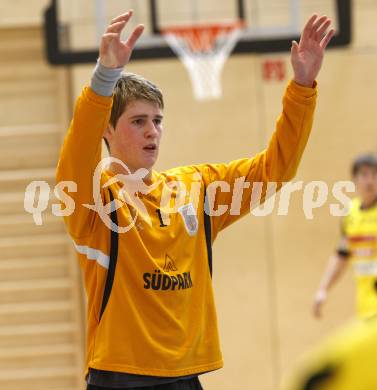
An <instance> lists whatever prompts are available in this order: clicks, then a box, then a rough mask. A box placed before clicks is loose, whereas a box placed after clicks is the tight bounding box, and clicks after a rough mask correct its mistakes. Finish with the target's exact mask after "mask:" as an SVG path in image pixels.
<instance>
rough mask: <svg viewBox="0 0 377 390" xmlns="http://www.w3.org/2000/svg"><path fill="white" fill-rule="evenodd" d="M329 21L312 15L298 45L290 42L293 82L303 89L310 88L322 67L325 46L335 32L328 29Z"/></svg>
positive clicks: (326, 18) (323, 17)
mask: <svg viewBox="0 0 377 390" xmlns="http://www.w3.org/2000/svg"><path fill="white" fill-rule="evenodd" d="M330 25H331V19H329V18H328V17H327V16H321V17H318V15H316V14H314V15H312V16H311V17H310V19H309V20H308V21H307V23H306V25H305V27H304V30H303V32H302V34H301V38H300V43H299V44H298V43H297V42H296V41H293V42H292V48H291V63H292V67H293V72H294V78H293V79H294V81H295V82H296V83H298V84H300V85H303V86H305V87H312V86H313V83H314V80H315V79H316V77H317V75H318V73H319V71H320V69H321V65H322V61H323V56H324V52H325V49H326V46H327V45H328V43H329V42H330V40H331V38H332V37H333V36H334V33H335V30H334V29H333V28H331V29H330V30H328V28H329V27H330Z"/></svg>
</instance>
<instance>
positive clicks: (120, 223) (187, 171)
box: [57, 12, 334, 390]
mask: <svg viewBox="0 0 377 390" xmlns="http://www.w3.org/2000/svg"><path fill="white" fill-rule="evenodd" d="M131 16H132V12H127V13H125V14H123V15H120V16H118V17H116V18H115V19H113V21H112V22H111V24H110V26H109V27H108V28H107V30H106V32H105V34H104V35H103V37H102V40H101V45H100V56H99V61H98V63H97V66H96V69H95V71H94V74H93V77H92V81H91V86H90V87H86V88H84V90H83V92H82V94H81V96H80V97H79V98H78V101H77V103H76V107H75V111H74V116H73V120H72V123H71V126H70V128H69V130H68V133H67V135H66V138H65V140H64V145H63V147H62V151H61V156H60V160H59V164H58V168H57V180H58V182H61V181H65V182H74V183H76V186H77V188H74V189H75V191H74V192H71V193H70V195H71V196H72V198H73V200H74V202H75V209H74V211H73V212H72V213H71V214H70V215H67V216H65V222H66V225H67V228H68V231H69V234H70V236H71V237H72V239H73V243H74V246H75V248H76V251H77V253H78V260H79V263H80V267H81V269H82V272H83V277H84V283H85V289H86V292H87V298H88V312H87V317H88V332H87V360H86V368H87V369H86V378H87V382H88V389H92V390H94V389H113V388H118V389H119V388H121V389H131V388H138V389H139V388H140V389H141V388H142V389H171V390H176V389H201V385H200V382H199V379H198V375H200V374H203V373H205V372H209V371H212V370H216V369H219V368H221V367H222V365H223V362H222V356H221V351H220V345H219V337H218V330H217V319H216V311H215V305H214V299H213V291H212V283H211V271H212V252H211V246H212V243H213V241H214V239H215V238H216V236H217V234H218V233H219V232H220V231H221V230H222V229H224V228H225V227H227V226H228V225H230V224H231V223H232V222H234V221H236V220H237V219H239V218H240V216H242V215H244V214H246V213H247V212H248V211H249V209H250V201H251V192H252V189H251V188H252V186H251V185H250V183H255V182H261V183H267V182H271V181H272V182H277V183H282V182H285V181H288V180H291V179H292V178H293V177H294V175H295V173H296V170H297V167H298V164H299V161H300V159H301V156H302V153H303V151H304V148H305V145H306V143H307V139H308V137H309V133H310V130H311V127H312V122H313V114H314V109H315V102H316V96H317V88H316V82H315V79H316V77H317V75H318V72H319V70H320V68H321V65H322V60H323V55H324V51H325V48H326V46H327V44H328V43H329V41H330V40H331V37H332V36H333V34H334V30H333V29H330V30H329V26H330V24H331V21H330V19H328V18H327V17H326V16H322V17H318V16H317V15H313V16H312V17H311V18H310V19H309V20H308V22H307V24H306V26H305V28H304V30H303V34H302V36H301V40H300V43H299V44H298V43H297V42H293V43H292V50H291V62H292V66H293V71H294V78H293V80H292V81H291V82H290V83H289V85H288V87H287V90H286V92H285V95H284V99H283V112H282V114H281V116H280V117H279V120H278V122H277V126H276V131H275V133H274V134H273V136H272V138H271V141H270V143H269V145H268V147H267V149H266V150H264V151H263V152H261V153H259V154H258V155H256V156H255V157H253V158H243V159H240V160H236V161H232V162H230V163H227V164H225V163H224V164H201V165H193V166H188V167H179V168H174V169H171V170H168V171H166V172H161V173H158V172H156V171H153V170H152V168H153V166H154V164H155V162H156V160H157V156H158V149H159V143H160V138H161V134H162V118H163V98H162V94H161V91H160V90H159V89H158V88H157V87H156V86H155V85H153V84H152V83H150V82H149V81H147V80H145V79H143V78H142V77H140V76H136V75H130V74H125V75H122V74H121V71H122V70H123V67H124V66H125V65H126V64H127V63H128V61H129V59H130V56H131V53H132V50H133V47H134V45H135V43H136V41H137V39H138V38H139V37H140V35H141V34H142V31H143V26H141V25H139V26H137V27H136V28H135V30H134V31H133V32H132V34H131V35H130V37H129V39H128V40H127V41H125V42H122V41H121V40H120V34H121V31H122V30H123V28H124V27H125V25H126V24H127V22H128V20H129V19H130V18H131ZM102 137H104V138H105V140H106V142H107V144H108V147H109V151H110V156H111V159H112V160H111V161H112V162H111V164H110V165H109V166H107V167H106V169H103V170H102V171H101V170H100V171H99V170H98V169H97V168H98V164H99V162H100V160H101V140H102ZM94 177H95V178H96V180H93V178H94ZM240 180H241V184H242V189H241V190H242V191H241V190H240V189H239V186H238V185H239V183H240ZM242 180H243V181H242ZM245 180H246V182H245ZM95 181H98V183H99V185H98V186H97V187H96V186H95V185H93V182H95ZM220 181H221V182H222V183H223V184H224V183H225V184H224V186H225V187H226V188H225V190H224V187H222V188H220V191H215V196H214V198H210V197H206V196H205V194H206V193H207V191H208V192H210V191H209V190H210V188H211V186H212V190H213V183H215V184H216V185H218V183H219V182H220ZM247 184H249V185H247ZM180 185H181V187H182V185H184V187H185V188H186V189H187V191H186V192H185V191H182V190H181V189H180V188H181V187H180ZM129 188H132V189H131V190H129ZM217 189H218V190H219V188H217ZM243 190H244V191H243ZM237 191H238V193H237V194H238V195H240V194H242V192H243V196H242V202H241V203H240V205H239V210H236V212H234V210H232V209H230V208H229V206H230V205H231V203H232V196H233V192H237ZM195 194H196V195H195ZM166 199H167V200H166ZM178 199H179V200H180V202H181V203H182V204H181V206H180V207H179V208H178V209H177V212H171V208H170V206H171V203H174V202H178ZM211 199H212V201H213V202H212V203H211ZM124 200H126V203H125V202H124ZM93 201H94V203H95V204H94V206H93V205H92V203H93ZM205 202H206V212H205V206H204V205H205ZM103 204H106V206H103ZM104 210H105V211H104ZM219 211H221V212H219ZM108 214H110V218H109V217H108ZM130 221H131V222H133V223H131V224H130ZM109 227H110V228H111V229H109Z"/></svg>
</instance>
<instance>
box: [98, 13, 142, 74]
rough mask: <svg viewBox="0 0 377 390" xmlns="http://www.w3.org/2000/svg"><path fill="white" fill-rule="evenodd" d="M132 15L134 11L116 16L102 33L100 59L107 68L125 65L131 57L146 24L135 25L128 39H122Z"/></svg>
mask: <svg viewBox="0 0 377 390" xmlns="http://www.w3.org/2000/svg"><path fill="white" fill-rule="evenodd" d="M131 17H132V11H128V12H126V13H125V14H123V15H119V16H117V17H116V18H114V19H113V20H112V21H111V23H110V25H109V27H107V29H106V31H105V33H104V34H103V35H102V39H101V44H100V49H99V61H100V63H101V65H103V66H105V67H107V68H121V67H123V66H125V65H126V64H127V63H128V62H129V60H130V57H131V54H132V50H133V49H134V47H135V44H136V41H137V40H138V39H139V37H140V35H141V34H142V32H143V30H144V26H143V25H142V24H139V25H138V26H136V27H135V29H134V30H133V32H132V33H131V35H130V36H129V37H128V39H127V40H126V41H121V39H120V38H121V37H120V35H121V33H122V30H123V29H124V27H125V26H126V24H127V23H128V21H129V20H130V19H131Z"/></svg>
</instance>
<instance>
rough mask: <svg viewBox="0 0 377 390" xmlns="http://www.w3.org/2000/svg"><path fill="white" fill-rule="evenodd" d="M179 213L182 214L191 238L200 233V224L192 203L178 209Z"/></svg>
mask: <svg viewBox="0 0 377 390" xmlns="http://www.w3.org/2000/svg"><path fill="white" fill-rule="evenodd" d="M178 212H179V214H181V217H182V219H183V222H184V225H185V228H186V230H187V233H188V234H189V235H190V236H195V234H196V233H197V232H198V227H199V223H198V217H197V216H196V212H195V208H194V205H193V204H192V203H189V204H185V205H183V206H181V207H180V208H179V209H178Z"/></svg>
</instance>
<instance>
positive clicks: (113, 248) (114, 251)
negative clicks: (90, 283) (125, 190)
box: [99, 188, 118, 321]
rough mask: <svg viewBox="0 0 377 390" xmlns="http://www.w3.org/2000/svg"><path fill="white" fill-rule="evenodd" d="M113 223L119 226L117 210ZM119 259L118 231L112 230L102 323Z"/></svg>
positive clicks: (112, 219) (111, 199) (112, 218)
mask: <svg viewBox="0 0 377 390" xmlns="http://www.w3.org/2000/svg"><path fill="white" fill-rule="evenodd" d="M109 194H110V202H112V201H113V200H114V196H113V193H112V192H111V190H110V188H109ZM110 218H111V222H112V223H113V225H115V226H118V217H117V212H116V210H115V208H114V209H113V210H112V211H111V213H110ZM117 259H118V231H117V230H115V231H113V229H110V259H109V269H108V270H107V277H106V284H105V290H104V292H103V299H102V307H101V313H100V316H99V320H100V321H101V318H102V315H103V312H104V311H105V308H106V305H107V302H108V300H109V298H110V294H111V289H112V287H113V282H114V275H115V268H116V265H117Z"/></svg>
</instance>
